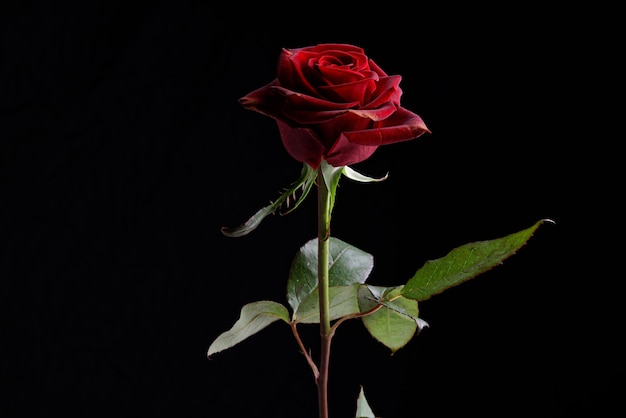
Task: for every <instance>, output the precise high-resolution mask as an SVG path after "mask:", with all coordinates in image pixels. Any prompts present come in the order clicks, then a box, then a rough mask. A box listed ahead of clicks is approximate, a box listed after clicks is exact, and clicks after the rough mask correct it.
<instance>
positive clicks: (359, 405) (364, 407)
mask: <svg viewBox="0 0 626 418" xmlns="http://www.w3.org/2000/svg"><path fill="white" fill-rule="evenodd" d="M355 418H376V415H374V412H373V411H372V408H370V405H369V403H367V399H365V392H364V391H363V386H361V390H360V392H359V397H358V399H357V401H356V417H355Z"/></svg>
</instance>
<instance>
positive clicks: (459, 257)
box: [402, 219, 552, 301]
mask: <svg viewBox="0 0 626 418" xmlns="http://www.w3.org/2000/svg"><path fill="white" fill-rule="evenodd" d="M544 222H552V221H551V220H549V219H542V220H540V221H538V222H536V223H535V224H534V225H533V226H531V227H530V228H527V229H524V230H522V231H519V232H516V233H513V234H510V235H507V236H505V237H503V238H497V239H494V240H489V241H478V242H474V243H469V244H465V245H462V246H460V247H457V248H455V249H453V250H452V251H450V252H449V253H448V254H447V255H446V256H444V257H442V258H439V259H436V260H431V261H427V262H426V263H425V264H424V266H423V267H422V268H420V269H419V270H418V271H417V272H416V273H415V275H414V276H413V277H412V278H411V279H409V281H408V282H407V283H406V285H405V286H404V288H403V289H402V295H403V296H405V297H407V298H409V299H415V300H417V301H423V300H426V299H428V298H430V297H431V296H433V295H436V294H438V293H441V292H443V291H444V290H446V289H448V288H450V287H453V286H456V285H459V284H461V283H463V282H465V281H467V280H469V279H471V278H474V277H476V276H478V275H479V274H481V273H484V272H486V271H487V270H490V269H491V268H493V267H495V266H496V265H498V264H501V263H502V262H503V261H504V260H505V259H506V258H508V257H510V256H511V255H513V254H515V252H516V251H517V250H519V249H520V248H521V247H522V246H523V245H524V244H526V242H527V241H528V240H529V239H530V237H531V236H532V235H533V233H534V232H535V231H536V230H537V228H538V227H539V225H541V224H542V223H544Z"/></svg>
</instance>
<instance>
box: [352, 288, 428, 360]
mask: <svg viewBox="0 0 626 418" xmlns="http://www.w3.org/2000/svg"><path fill="white" fill-rule="evenodd" d="M401 291H402V286H396V287H391V288H383V287H376V286H361V288H360V291H359V302H360V304H361V311H362V312H365V311H367V310H370V309H372V307H373V306H375V305H378V304H380V305H382V307H381V308H380V309H379V310H377V311H376V312H374V313H372V314H370V315H366V316H364V317H363V318H362V320H363V325H365V328H366V329H367V330H368V331H369V333H370V335H371V336H372V337H374V338H375V339H376V340H378V341H379V342H381V343H382V344H383V345H385V346H386V347H388V348H389V349H390V350H391V352H392V353H395V352H396V351H397V350H399V349H400V348H402V347H404V346H405V345H406V344H407V343H408V342H409V341H410V340H411V338H413V336H414V335H415V332H416V331H417V330H418V328H419V329H421V328H422V326H424V325H427V324H426V323H425V322H424V321H422V320H421V319H419V318H418V313H419V311H418V308H417V301H416V300H412V299H407V298H405V297H403V296H402V295H401Z"/></svg>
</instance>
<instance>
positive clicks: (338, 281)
mask: <svg viewBox="0 0 626 418" xmlns="http://www.w3.org/2000/svg"><path fill="white" fill-rule="evenodd" d="M317 251H318V241H317V238H313V239H311V240H309V241H308V242H307V243H306V244H304V245H303V246H302V247H301V248H300V250H299V251H298V253H297V254H296V256H295V257H294V260H293V262H292V263H291V268H290V270H289V279H288V280H287V301H288V302H289V305H290V306H291V308H292V309H293V311H294V312H296V311H297V310H298V305H300V303H301V302H302V300H303V299H304V298H305V297H306V296H307V295H309V294H310V293H311V292H313V290H315V289H316V288H317V280H318V277H317ZM328 262H329V268H328V280H329V285H330V286H344V285H349V284H354V283H365V280H367V277H368V276H369V274H370V272H371V271H372V269H373V267H374V257H373V256H372V255H371V254H368V253H366V252H365V251H362V250H359V249H358V248H356V247H353V246H352V245H350V244H347V243H345V242H343V241H341V240H340V239H337V238H335V237H330V242H329V255H328Z"/></svg>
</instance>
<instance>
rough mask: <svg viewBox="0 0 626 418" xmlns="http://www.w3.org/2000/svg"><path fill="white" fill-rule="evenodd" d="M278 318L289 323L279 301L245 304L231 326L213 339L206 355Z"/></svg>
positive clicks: (227, 345) (241, 339)
mask: <svg viewBox="0 0 626 418" xmlns="http://www.w3.org/2000/svg"><path fill="white" fill-rule="evenodd" d="M279 319H282V320H283V321H285V322H287V323H289V312H288V311H287V308H285V307H284V306H283V305H281V304H280V303H277V302H272V301H268V300H263V301H259V302H253V303H249V304H247V305H245V306H244V307H243V308H241V314H240V316H239V319H238V320H237V322H235V324H234V325H233V327H232V328H231V329H230V330H228V331H226V332H223V333H222V334H221V335H220V336H219V337H217V338H216V339H215V341H213V343H212V344H211V346H210V347H209V350H208V352H207V357H210V356H211V355H212V354H215V353H217V352H220V351H223V350H225V349H227V348H230V347H232V346H234V345H235V344H238V343H240V342H241V341H243V340H245V339H246V338H248V337H250V336H251V335H254V334H256V333H257V332H259V331H261V330H262V329H263V328H265V327H267V326H268V325H270V324H271V323H272V322H274V321H277V320H279Z"/></svg>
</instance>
